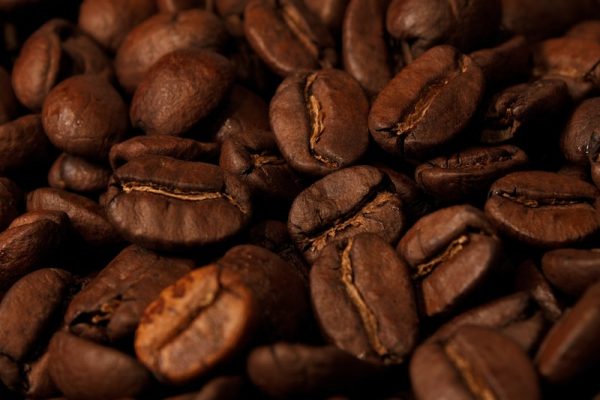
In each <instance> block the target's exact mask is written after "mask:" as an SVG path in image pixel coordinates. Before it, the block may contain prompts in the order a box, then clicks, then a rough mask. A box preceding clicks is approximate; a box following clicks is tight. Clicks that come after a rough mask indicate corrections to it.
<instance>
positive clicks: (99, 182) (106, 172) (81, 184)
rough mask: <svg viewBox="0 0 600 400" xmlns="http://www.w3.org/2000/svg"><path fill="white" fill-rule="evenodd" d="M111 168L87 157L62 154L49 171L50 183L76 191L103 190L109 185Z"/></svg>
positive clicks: (57, 187) (52, 185) (54, 186)
mask: <svg viewBox="0 0 600 400" xmlns="http://www.w3.org/2000/svg"><path fill="white" fill-rule="evenodd" d="M109 179H110V169H109V168H108V167H105V166H103V165H99V164H96V163H93V162H90V161H87V160H86V159H85V158H81V157H77V156H72V155H69V154H67V153H63V154H61V155H60V156H59V157H58V158H57V159H56V161H54V164H52V167H51V168H50V171H49V172H48V184H49V185H50V186H51V187H53V188H56V189H66V190H71V191H74V192H84V193H90V192H91V193H94V192H101V191H103V190H105V189H106V186H108V181H109Z"/></svg>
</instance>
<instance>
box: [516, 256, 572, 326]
mask: <svg viewBox="0 0 600 400" xmlns="http://www.w3.org/2000/svg"><path fill="white" fill-rule="evenodd" d="M515 289H517V290H522V291H526V292H529V294H530V295H531V297H532V298H533V300H535V302H536V303H537V304H538V305H539V306H540V308H541V310H542V312H543V313H544V316H545V317H546V319H548V320H549V321H553V322H554V321H557V320H558V319H559V318H560V317H561V315H562V307H561V305H560V304H559V302H558V300H557V299H556V296H555V295H554V291H553V290H552V288H551V287H550V283H549V282H548V280H547V279H546V277H545V276H544V275H542V273H541V272H540V270H539V269H538V266H537V265H536V263H535V262H534V261H533V260H526V261H524V262H522V263H521V264H520V265H519V266H518V267H517V274H516V277H515Z"/></svg>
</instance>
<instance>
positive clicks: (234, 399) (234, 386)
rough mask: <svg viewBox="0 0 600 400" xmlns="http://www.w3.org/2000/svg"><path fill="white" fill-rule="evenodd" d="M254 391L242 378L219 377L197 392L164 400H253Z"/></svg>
mask: <svg viewBox="0 0 600 400" xmlns="http://www.w3.org/2000/svg"><path fill="white" fill-rule="evenodd" d="M252 399H254V391H253V390H252V388H251V387H250V385H249V384H248V380H247V379H245V378H244V377H241V376H219V377H216V378H213V379H211V380H210V381H208V382H207V383H206V384H204V385H202V389H200V390H199V391H197V392H192V393H186V394H182V395H179V396H173V397H167V398H165V399H164V400H252Z"/></svg>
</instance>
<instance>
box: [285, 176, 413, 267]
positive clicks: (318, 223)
mask: <svg viewBox="0 0 600 400" xmlns="http://www.w3.org/2000/svg"><path fill="white" fill-rule="evenodd" d="M405 221H406V217H405V215H404V212H403V210H402V201H401V200H400V198H399V196H398V195H397V194H396V191H395V189H394V185H393V184H392V182H391V181H390V179H389V177H388V176H387V175H386V174H384V173H383V172H381V171H379V170H378V169H376V168H374V167H369V166H358V167H351V168H345V169H342V170H340V171H337V172H334V173H332V174H330V175H328V176H326V177H325V178H323V179H321V180H319V181H317V182H316V183H314V184H313V185H311V186H310V187H308V188H307V189H305V190H304V191H302V192H301V193H300V194H299V195H298V196H297V197H296V199H295V200H294V202H293V204H292V207H291V209H290V214H289V217H288V229H289V232H290V236H291V237H292V240H293V241H294V243H295V244H296V247H297V248H298V250H300V251H301V252H302V254H303V255H304V258H305V259H306V260H307V261H308V262H309V263H312V262H313V261H314V260H315V259H316V258H317V257H318V255H319V253H321V251H322V250H323V248H324V247H325V246H327V245H328V244H329V243H331V242H334V241H337V240H342V239H346V238H350V237H352V236H354V235H356V234H358V233H361V232H372V233H376V234H378V235H380V236H381V237H382V238H383V239H384V240H385V241H386V242H388V243H395V242H396V241H397V240H398V238H399V237H400V234H401V233H402V231H403V230H404V228H405Z"/></svg>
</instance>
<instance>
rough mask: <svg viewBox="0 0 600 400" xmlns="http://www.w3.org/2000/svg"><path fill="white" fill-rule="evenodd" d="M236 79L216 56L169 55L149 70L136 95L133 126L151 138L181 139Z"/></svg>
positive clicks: (191, 52)
mask: <svg viewBox="0 0 600 400" xmlns="http://www.w3.org/2000/svg"><path fill="white" fill-rule="evenodd" d="M233 78H234V75H233V68H232V67H231V65H230V64H229V62H228V61H227V59H226V58H225V57H223V56H221V55H219V54H217V53H213V52H209V51H195V50H178V51H174V52H172V53H169V54H167V55H165V56H164V57H162V58H160V59H159V60H158V61H157V62H156V64H154V65H153V66H152V67H151V68H150V69H149V70H148V72H147V73H146V75H145V76H144V78H143V80H142V81H141V82H140V84H139V86H138V88H137V90H136V91H135V95H134V97H133V100H132V102H131V111H130V114H131V122H132V124H133V125H134V126H136V127H139V128H141V129H143V130H144V131H145V132H146V133H147V134H149V135H156V134H161V135H176V136H177V135H181V134H183V133H185V132H186V131H187V130H189V129H190V128H191V127H192V126H193V125H194V124H196V123H197V122H198V121H200V120H201V119H202V118H204V117H206V116H207V115H208V114H209V113H210V112H211V111H213V110H214V109H215V108H216V107H217V105H218V104H219V103H220V101H221V99H222V98H223V96H224V95H225V94H226V93H227V91H228V90H229V88H230V86H231V84H232V83H233ZM175 94H176V96H177V97H176V99H177V100H176V101H175V98H174V95H175Z"/></svg>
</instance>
